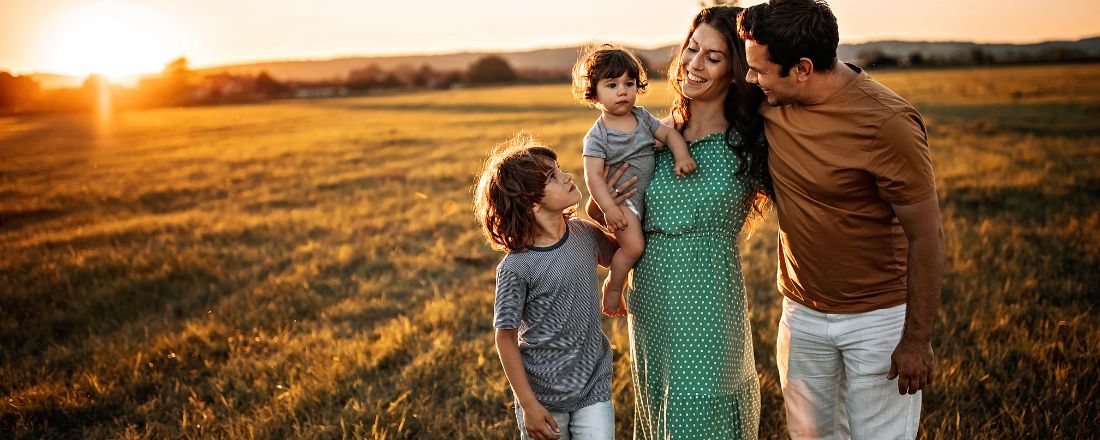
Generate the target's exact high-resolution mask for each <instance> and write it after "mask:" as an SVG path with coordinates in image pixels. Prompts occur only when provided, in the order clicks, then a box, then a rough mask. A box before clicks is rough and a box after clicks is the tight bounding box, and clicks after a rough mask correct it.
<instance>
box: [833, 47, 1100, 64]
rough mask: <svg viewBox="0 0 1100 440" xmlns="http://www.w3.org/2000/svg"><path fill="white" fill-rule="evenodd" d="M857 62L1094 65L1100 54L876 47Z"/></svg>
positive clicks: (1071, 51) (1098, 60)
mask: <svg viewBox="0 0 1100 440" xmlns="http://www.w3.org/2000/svg"><path fill="white" fill-rule="evenodd" d="M854 61H855V63H856V64H858V65H860V66H864V67H869V68H890V67H947V66H974V65H992V64H1004V65H1015V64H1046V63H1094V62H1100V55H1098V54H1097V53H1095V52H1088V51H1084V50H1077V49H1068V48H1053V49H1050V50H1044V51H1040V52H1035V51H1023V50H1021V51H1008V52H1002V53H995V52H994V51H991V50H988V49H985V48H982V47H973V48H971V49H970V50H961V51H957V52H954V53H950V54H943V55H928V54H926V53H924V52H921V51H912V52H909V53H907V54H891V53H887V52H886V51H884V50H882V49H877V48H876V49H868V50H862V51H860V52H859V53H858V54H857V55H856V59H855V60H854Z"/></svg>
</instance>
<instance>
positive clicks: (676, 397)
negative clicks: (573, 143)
mask: <svg viewBox="0 0 1100 440" xmlns="http://www.w3.org/2000/svg"><path fill="white" fill-rule="evenodd" d="M838 41H839V35H838V30H837V21H836V18H835V16H834V15H833V13H832V12H831V11H830V9H829V7H828V5H827V4H826V3H825V2H824V1H822V0H771V1H770V2H768V3H765V4H760V5H756V6H753V7H750V8H747V9H742V8H738V7H732V6H716V7H711V8H707V9H704V10H702V11H701V12H699V14H698V15H696V17H695V19H694V21H693V22H692V23H691V27H690V29H689V30H688V33H687V38H685V40H684V42H683V44H681V46H680V52H679V55H678V56H677V57H676V59H675V60H674V61H673V64H672V65H671V66H670V69H669V70H670V71H669V77H670V85H671V86H672V88H673V90H674V91H675V94H674V102H673V103H672V106H671V112H670V114H669V116H668V117H667V118H665V119H664V120H658V119H657V118H655V117H654V116H653V115H651V114H650V113H649V112H647V111H646V110H645V109H642V108H640V107H637V106H636V105H635V99H636V97H637V95H638V94H639V93H644V92H645V90H646V87H647V85H648V84H647V82H646V81H647V79H646V75H645V70H644V68H643V67H642V66H641V64H640V63H639V62H638V60H637V59H636V58H635V57H634V56H632V55H630V54H629V53H628V52H625V51H623V50H621V49H616V48H614V47H610V46H604V47H599V48H595V49H593V50H590V51H589V53H587V54H585V56H584V57H582V59H581V60H579V61H578V62H577V65H576V68H575V69H574V72H573V74H574V94H575V95H576V97H577V98H578V99H580V100H582V101H583V102H585V103H587V104H589V105H592V106H594V107H597V108H599V109H600V110H601V115H600V117H599V118H598V119H597V120H596V122H595V124H594V125H593V127H592V129H591V130H590V131H589V132H588V134H587V136H585V138H584V148H583V155H584V169H585V182H586V183H587V186H588V189H589V192H590V193H591V198H590V199H589V203H588V205H587V211H588V213H589V215H590V216H591V217H592V218H593V219H596V220H597V221H599V222H601V223H602V224H603V225H604V226H605V227H606V228H607V230H609V231H611V233H612V234H611V235H609V234H608V233H606V232H604V229H603V228H601V227H599V226H597V225H595V224H594V223H590V222H588V221H585V220H582V219H579V218H576V217H574V213H575V210H576V207H577V206H578V204H580V202H581V201H582V199H583V197H582V193H581V191H580V190H579V189H578V188H577V185H576V183H575V182H574V180H573V176H572V175H571V174H570V173H567V172H564V171H562V170H561V169H560V168H559V167H558V164H557V155H556V153H555V152H554V151H553V150H551V149H550V148H547V147H545V146H542V145H539V144H537V143H536V142H534V141H533V140H532V139H530V138H529V137H526V138H517V139H514V140H512V141H510V142H509V143H507V144H505V145H503V146H502V147H501V148H498V149H497V150H496V151H495V152H494V153H493V154H492V155H491V157H490V158H489V159H488V161H487V162H486V163H485V166H484V170H483V172H482V174H481V177H480V181H479V183H478V186H477V188H476V195H475V205H476V206H475V207H476V212H477V215H478V219H479V221H480V223H481V225H482V227H483V229H484V232H485V234H486V236H487V237H488V240H489V242H490V243H491V244H492V245H493V246H494V247H495V248H496V249H499V250H501V251H504V252H506V254H505V256H504V258H503V259H502V261H501V262H500V264H499V266H498V267H497V272H496V280H497V281H496V297H495V303H494V316H493V326H494V328H495V329H496V345H497V350H498V352H499V354H500V359H501V363H502V364H503V367H504V371H505V374H506V375H507V377H508V381H509V383H510V384H511V387H512V391H513V393H514V396H515V401H516V402H515V408H516V416H517V421H518V425H519V431H520V437H521V438H525V439H526V438H534V439H540V440H542V439H568V438H573V439H590V438H591V439H612V438H615V432H614V409H613V407H612V404H611V374H612V370H611V359H612V353H611V347H610V344H609V342H608V339H607V337H606V336H605V335H604V334H603V332H602V331H601V329H600V319H601V318H600V316H601V312H602V313H603V314H606V315H609V316H626V317H627V322H628V328H629V333H630V360H631V362H630V365H631V376H632V378H633V382H634V393H635V394H634V398H635V413H634V419H635V422H634V433H633V436H634V438H636V439H666V438H670V439H737V438H756V437H757V433H758V427H759V419H760V385H759V380H758V377H757V372H756V368H755V365H756V364H755V360H754V354H753V345H752V332H751V328H750V324H749V317H748V304H747V297H746V292H745V285H744V280H743V276H742V271H741V254H740V251H739V249H738V240H737V237H738V234H739V232H740V231H741V228H742V226H743V225H744V224H745V223H746V219H748V218H749V217H751V216H756V217H759V216H760V215H761V213H762V212H763V210H764V209H766V208H768V207H769V206H772V205H774V207H775V209H776V211H777V217H778V221H779V237H778V249H777V255H778V260H779V261H778V273H777V277H776V278H777V284H778V288H779V291H780V293H782V295H783V306H782V307H783V308H782V316H781V318H780V321H779V327H778V329H779V330H778V340H777V341H776V364H777V365H778V368H779V378H780V380H781V385H782V390H783V401H784V406H785V407H786V415H787V426H788V429H789V431H790V435H791V437H792V438H798V439H802V438H807V439H809V438H821V439H833V438H838V439H839V438H856V439H887V438H902V439H912V438H915V437H916V434H917V428H918V421H919V418H920V408H921V392H920V391H921V389H922V388H924V387H925V386H926V385H927V384H928V383H929V382H930V381H931V379H932V376H933V366H934V354H933V350H932V344H931V342H932V336H933V324H934V320H935V316H936V310H937V307H938V304H939V294H940V282H941V277H942V261H943V238H942V232H941V228H940V223H939V209H938V201H937V197H936V188H935V182H934V178H933V173H932V166H931V161H930V160H929V152H928V145H927V140H926V132H925V127H924V122H923V120H922V119H921V116H920V114H918V113H917V111H916V110H915V109H914V108H913V107H912V106H911V105H910V104H909V103H907V102H906V101H905V100H904V99H902V98H901V97H899V96H898V95H897V94H895V93H894V92H892V91H891V90H889V89H888V88H886V87H884V86H883V85H881V84H879V83H878V82H876V81H875V80H873V79H872V78H871V77H870V76H868V75H867V73H866V72H864V71H863V70H861V69H860V68H859V67H856V66H854V65H851V64H846V63H842V62H840V61H838V59H837V55H836V49H837V44H838ZM655 147H660V148H655ZM665 147H667V148H665ZM597 264H598V265H601V266H606V267H609V268H610V274H609V275H608V277H607V280H606V281H605V282H603V283H602V284H601V283H600V282H599V280H598V279H597V275H596V267H595V266H596V265H597ZM631 270H633V276H632V277H630V278H629V279H630V282H627V280H628V275H627V274H628V273H629V272H630V271H631ZM628 286H629V287H628ZM624 290H625V295H624Z"/></svg>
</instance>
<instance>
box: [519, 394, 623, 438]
mask: <svg viewBox="0 0 1100 440" xmlns="http://www.w3.org/2000/svg"><path fill="white" fill-rule="evenodd" d="M550 416H551V417H553V418H554V421H556V422H558V430H560V431H561V432H560V433H559V434H558V438H559V439H561V440H614V439H615V407H614V406H613V405H612V404H611V401H610V400H608V401H606V402H599V403H593V404H591V405H588V406H586V407H584V408H581V409H578V410H576V411H573V412H554V411H551V412H550ZM516 419H518V420H519V438H520V440H532V439H531V437H530V436H528V435H527V430H526V429H525V428H524V426H523V409H522V408H520V407H519V403H518V402H517V403H516Z"/></svg>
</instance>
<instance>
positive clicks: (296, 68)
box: [200, 37, 1100, 81]
mask: <svg viewBox="0 0 1100 440" xmlns="http://www.w3.org/2000/svg"><path fill="white" fill-rule="evenodd" d="M676 49H677V46H676V45H669V46H663V47H658V48H653V49H637V48H630V50H631V51H633V52H634V53H636V54H640V55H643V56H644V57H645V58H647V59H648V60H649V61H650V62H651V63H653V64H656V65H661V66H663V65H666V64H667V62H668V60H669V59H670V58H671V56H672V54H673V53H674V52H675V50H676ZM975 49H981V50H983V51H984V52H985V53H986V54H987V55H991V56H993V57H1005V56H1010V55H1017V56H1018V55H1038V54H1040V53H1043V52H1047V51H1051V50H1054V49H1065V50H1074V51H1081V52H1084V53H1088V54H1092V55H1094V56H1100V37H1093V38H1087V39H1083V40H1078V41H1047V42H1042V43H1033V44H979V43H971V42H926V41H875V42H868V43H859V44H841V45H840V47H839V48H837V55H838V56H839V57H840V59H842V60H844V61H856V60H857V59H858V57H859V55H860V54H861V53H864V52H869V51H875V50H878V51H881V52H882V53H884V54H886V55H890V56H894V57H902V56H908V55H910V54H912V53H920V54H921V55H922V56H923V57H924V58H925V59H933V58H939V59H949V58H951V57H959V56H965V55H966V54H969V53H971V52H972V51H974V50H975ZM580 51H581V48H580V47H561V48H553V49H539V50H531V51H524V52H462V53H452V54H442V55H407V56H387V57H349V58H337V59H330V60H303V61H275V62H265V63H250V64H238V65H229V66H218V67H211V68H205V69H201V70H200V71H202V72H228V73H234V74H257V73H259V72H261V71H267V72H268V74H270V75H271V76H273V77H275V78H276V79H279V80H288V79H294V80H306V81H310V80H324V79H339V78H343V77H344V76H345V75H347V73H348V72H349V71H351V70H353V69H359V68H363V67H365V66H368V65H371V64H374V65H376V66H378V67H380V68H382V69H385V70H389V69H392V68H394V67H397V66H400V65H408V66H412V67H419V66H421V65H424V64H427V65H429V66H431V67H432V69H435V70H464V69H466V68H467V67H469V66H470V65H471V64H473V63H474V61H476V60H477V59H478V58H481V57H484V56H489V55H497V56H500V57H503V58H504V59H506V60H508V62H509V63H510V64H511V65H512V67H514V68H516V69H540V70H550V71H554V70H562V71H564V70H568V69H569V68H570V67H572V65H573V62H574V61H576V59H577V56H578V55H579V54H580Z"/></svg>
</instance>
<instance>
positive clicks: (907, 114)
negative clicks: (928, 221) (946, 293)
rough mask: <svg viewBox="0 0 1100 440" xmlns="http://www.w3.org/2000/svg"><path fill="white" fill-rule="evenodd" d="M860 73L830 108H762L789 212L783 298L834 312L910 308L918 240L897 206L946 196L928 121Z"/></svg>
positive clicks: (782, 245)
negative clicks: (940, 193)
mask: <svg viewBox="0 0 1100 440" xmlns="http://www.w3.org/2000/svg"><path fill="white" fill-rule="evenodd" d="M851 67H855V66H851ZM855 69H856V70H857V72H858V76H857V77H856V78H855V79H853V80H852V81H851V82H849V83H848V84H847V85H845V86H844V87H843V88H842V89H841V90H840V91H838V92H836V93H835V94H833V96H831V97H829V98H828V99H827V100H826V101H825V102H824V103H821V104H816V105H798V104H792V105H785V106H779V107H773V106H770V105H768V104H767V102H765V103H764V105H763V106H762V107H761V109H760V111H761V114H762V115H763V116H764V119H765V121H766V124H765V134H766V135H767V138H768V143H769V145H770V147H769V162H768V163H769V166H770V167H771V173H772V178H773V180H774V182H775V195H776V206H777V210H778V212H779V249H778V254H779V269H778V274H777V283H778V285H779V291H780V292H781V293H783V295H785V296H786V297H788V298H790V299H791V300H793V301H796V302H798V303H801V304H803V305H806V306H807V307H810V308H812V309H815V310H818V311H822V312H826V313H860V312H866V311H871V310H876V309H881V308H885V307H891V306H895V305H898V304H902V303H905V300H906V288H905V286H906V270H907V263H908V254H907V252H908V249H909V240H908V239H907V238H906V237H905V232H904V231H903V230H902V228H901V224H900V223H899V222H898V219H897V217H896V216H895V215H894V210H893V208H892V207H891V206H890V205H892V204H893V205H911V204H914V203H917V202H921V201H924V200H926V199H927V198H928V197H930V196H932V195H933V194H934V193H935V191H936V187H935V180H934V178H933V176H932V162H931V160H930V159H929V157H928V141H927V137H926V133H925V127H924V121H923V120H922V119H921V116H920V114H919V113H917V111H916V109H914V108H913V106H912V105H910V104H909V103H908V102H906V101H905V100H904V99H902V98H901V97H900V96H898V95H897V94H896V93H894V92H893V91H891V90H890V89H888V88H886V87H885V86H883V85H882V84H879V83H878V82H877V81H875V80H873V79H871V77H870V76H868V75H867V73H866V72H863V71H862V70H859V68H855Z"/></svg>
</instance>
